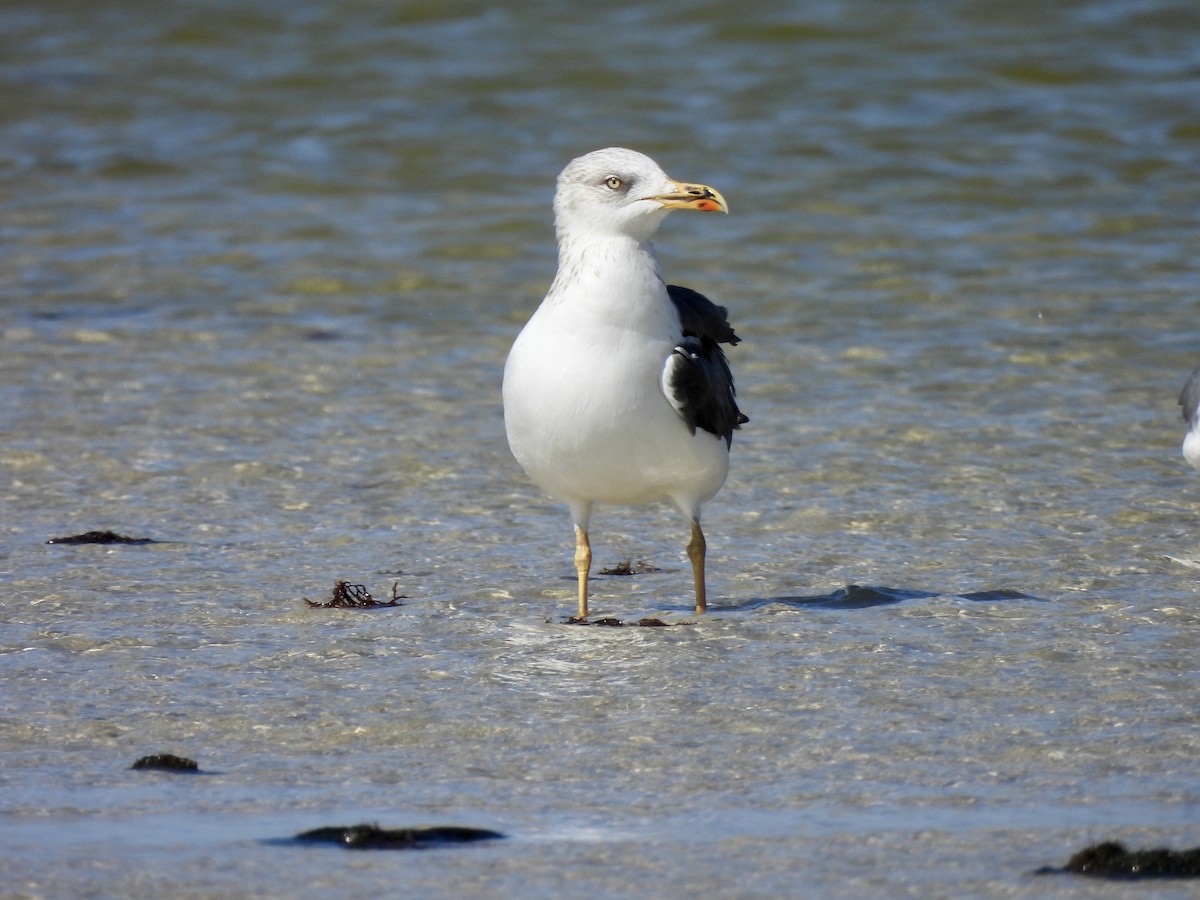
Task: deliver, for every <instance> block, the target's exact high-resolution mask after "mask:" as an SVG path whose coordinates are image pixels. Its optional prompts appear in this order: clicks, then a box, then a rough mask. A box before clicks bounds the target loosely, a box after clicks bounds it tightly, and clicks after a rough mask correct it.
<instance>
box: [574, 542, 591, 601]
mask: <svg viewBox="0 0 1200 900" xmlns="http://www.w3.org/2000/svg"><path fill="white" fill-rule="evenodd" d="M591 570H592V545H591V543H590V542H589V541H588V534H587V531H586V530H585V529H583V528H580V527H579V526H578V525H576V526H575V572H576V573H577V574H578V575H579V618H581V619H586V618H587V614H588V604H587V597H588V572H590V571H591Z"/></svg>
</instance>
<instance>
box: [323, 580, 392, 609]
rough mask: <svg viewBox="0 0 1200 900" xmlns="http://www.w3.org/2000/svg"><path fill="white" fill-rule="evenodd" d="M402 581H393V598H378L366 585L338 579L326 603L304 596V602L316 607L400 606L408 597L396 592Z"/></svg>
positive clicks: (359, 607)
mask: <svg viewBox="0 0 1200 900" xmlns="http://www.w3.org/2000/svg"><path fill="white" fill-rule="evenodd" d="M399 584H400V582H398V581H394V582H392V599H391V600H386V601H384V600H376V599H375V598H374V597H372V596H371V592H370V591H368V590H367V588H366V586H365V585H362V584H351V583H350V582H348V581H338V582H336V583H335V584H334V586H333V594H332V595H331V596H330V598H329V599H328V600H327V601H326V602H324V603H318V602H317V601H316V600H309V599H308V598H307V597H305V598H304V602H305V603H307V604H308V605H309V606H310V607H312V608H314V609H372V608H374V607H377V606H399V605H400V601H401V600H407V599H408V598H407V597H406V596H404V595H403V594H398V593H396V587H397V585H399Z"/></svg>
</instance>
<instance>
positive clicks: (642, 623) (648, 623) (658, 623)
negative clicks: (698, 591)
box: [567, 616, 692, 628]
mask: <svg viewBox="0 0 1200 900" xmlns="http://www.w3.org/2000/svg"><path fill="white" fill-rule="evenodd" d="M567 624H568V625H600V626H602V627H605V628H624V627H625V623H624V622H622V621H621V620H620V619H616V618H613V617H612V616H609V617H607V618H603V619H586V618H580V617H579V616H570V617H569V618H568V619H567ZM691 624H692V623H691V622H664V621H663V620H662V619H638V620H637V626H636V627H639V628H666V627H667V626H668V625H691Z"/></svg>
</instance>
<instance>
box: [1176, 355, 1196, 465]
mask: <svg viewBox="0 0 1200 900" xmlns="http://www.w3.org/2000/svg"><path fill="white" fill-rule="evenodd" d="M1179 405H1180V407H1181V408H1182V412H1183V421H1185V422H1187V424H1188V433H1187V434H1186V435H1184V438H1183V458H1184V459H1186V460H1187V461H1188V462H1189V463H1191V464H1192V466H1193V467H1194V468H1197V469H1200V366H1196V368H1194V369H1192V374H1191V375H1189V376H1188V379H1187V381H1185V382H1184V383H1183V390H1181V391H1180V392H1179Z"/></svg>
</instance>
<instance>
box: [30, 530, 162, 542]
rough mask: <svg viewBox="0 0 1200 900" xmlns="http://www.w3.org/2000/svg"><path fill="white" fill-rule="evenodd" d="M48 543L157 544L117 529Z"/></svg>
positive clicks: (53, 539) (89, 532)
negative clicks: (122, 532)
mask: <svg viewBox="0 0 1200 900" xmlns="http://www.w3.org/2000/svg"><path fill="white" fill-rule="evenodd" d="M46 543H47V544H157V543H158V541H156V540H153V539H151V538H131V537H126V536H125V535H123V534H117V533H116V532H115V531H85V532H84V533H83V534H73V535H71V536H70V537H60V538H50V540H48V541H46Z"/></svg>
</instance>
